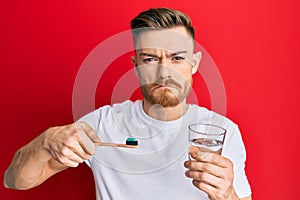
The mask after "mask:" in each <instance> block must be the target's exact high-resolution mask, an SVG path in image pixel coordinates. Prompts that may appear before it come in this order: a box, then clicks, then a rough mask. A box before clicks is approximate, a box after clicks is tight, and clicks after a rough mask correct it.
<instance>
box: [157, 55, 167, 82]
mask: <svg viewBox="0 0 300 200" xmlns="http://www.w3.org/2000/svg"><path fill="white" fill-rule="evenodd" d="M157 78H159V79H166V78H170V74H169V69H168V66H167V61H166V59H161V61H160V62H159V64H158V66H157Z"/></svg>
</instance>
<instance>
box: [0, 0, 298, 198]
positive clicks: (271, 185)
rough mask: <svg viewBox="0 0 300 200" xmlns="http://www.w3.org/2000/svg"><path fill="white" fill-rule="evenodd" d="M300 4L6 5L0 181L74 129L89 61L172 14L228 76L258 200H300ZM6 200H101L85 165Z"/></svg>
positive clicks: (118, 71)
mask: <svg viewBox="0 0 300 200" xmlns="http://www.w3.org/2000/svg"><path fill="white" fill-rule="evenodd" d="M196 2H197V5H196ZM299 4H300V3H299V1H297V0H277V1H266V0H264V1H261V0H252V1H240V0H228V1H223V0H219V1H192V0H187V1H185V2H183V1H179V0H172V1H171V0H163V1H158V0H153V1H146V0H117V1H106V2H103V1H100V0H97V1H96V0H88V1H83V0H77V1H70V0H69V1H49V2H45V1H35V2H34V1H1V3H0V20H1V21H0V27H1V32H0V44H1V54H0V55H1V56H0V59H1V60H0V63H1V69H0V70H1V73H0V74H1V79H0V85H1V99H0V105H1V120H0V121H1V137H2V139H1V146H0V155H1V165H0V179H1V180H3V174H4V171H5V169H6V168H7V167H8V165H9V163H10V162H11V159H12V157H13V154H14V152H15V151H16V150H17V149H18V148H19V147H21V146H22V145H24V144H26V143H27V142H29V141H30V140H31V139H33V138H34V137H36V136H37V135H38V134H39V133H41V132H42V131H44V130H45V129H47V128H48V127H50V126H55V125H63V124H68V123H72V122H73V117H72V89H73V83H74V80H75V77H76V73H77V71H78V69H79V67H80V65H81V63H82V61H83V60H84V58H85V57H86V56H87V55H88V53H89V52H90V51H91V50H92V49H93V48H94V47H95V46H97V45H98V44H99V43H100V42H101V41H104V40H105V39H107V38H109V37H110V36H112V35H114V34H117V33H119V32H121V31H124V30H127V29H128V27H129V22H130V19H131V18H133V17H134V16H135V15H136V14H137V13H139V12H140V11H142V10H145V9H148V8H150V7H159V6H165V7H173V8H177V9H180V10H182V11H184V12H186V13H188V14H189V15H190V17H191V18H192V19H193V24H194V26H195V27H196V33H197V35H196V40H197V41H198V42H199V43H200V44H201V45H202V46H203V47H204V48H205V49H206V50H207V51H208V53H209V54H210V55H211V56H212V58H213V60H214V61H215V62H216V64H217V66H218V68H219V70H220V72H221V75H222V77H223V80H224V84H225V87H226V94H227V116H228V117H229V118H231V119H232V120H233V121H235V122H236V123H238V124H239V126H240V129H241V131H242V135H243V138H244V142H245V145H246V149H247V153H248V154H247V156H248V158H247V167H246V171H247V174H248V177H249V181H250V183H251V186H252V190H253V199H263V200H266V199H271V200H277V199H278V200H281V199H299V197H300V190H299V187H298V186H299V183H298V181H299V178H300V176H299V172H298V170H299V167H300V166H299V162H298V161H297V158H298V155H297V153H298V148H297V146H298V139H299V128H298V127H297V126H298V125H299V122H298V121H299V117H297V116H298V115H297V114H298V113H299V112H300V105H299V102H300V97H299V95H298V94H297V93H299V91H300V84H299V79H300V66H299V65H300V26H299V24H300V23H299V22H300V20H299V19H300V12H299V8H300V6H299ZM120 45H122V44H120ZM120 64H121V65H120ZM130 68H131V65H130V62H129V61H127V60H125V59H123V60H122V59H121V60H120V59H118V60H116V62H114V63H113V64H112V65H111V66H110V67H109V68H108V69H107V71H106V72H105V74H106V76H104V78H103V79H101V81H100V83H101V85H100V86H99V87H98V92H97V97H96V101H97V103H96V104H97V106H101V105H104V104H107V103H110V94H111V91H112V88H113V84H114V83H115V81H116V80H117V79H118V77H120V76H121V75H122V73H125V72H126V71H128V70H129V69H130ZM196 79H197V77H196ZM198 79H199V77H198ZM202 85H203V84H202ZM195 87H198V86H197V85H196V86H195ZM199 87H203V86H201V83H199ZM100 93H101V94H100ZM206 93H207V91H206V89H205V88H203V99H202V102H201V103H200V104H202V105H205V106H207V107H210V101H209V99H208V95H207V94H206ZM137 96H138V95H137ZM0 198H1V199H24V200H25V199H30V200H33V199H41V198H43V199H44V200H47V199H57V200H59V199H95V189H94V182H93V176H92V174H91V172H90V170H89V168H88V167H87V166H86V165H80V166H79V167H78V168H75V169H69V170H66V171H64V172H62V173H60V174H58V175H56V176H55V177H52V178H51V179H49V180H48V181H46V182H45V183H44V184H42V185H41V186H39V187H37V188H35V189H32V190H29V191H15V190H10V189H5V188H4V187H3V186H2V185H1V186H0Z"/></svg>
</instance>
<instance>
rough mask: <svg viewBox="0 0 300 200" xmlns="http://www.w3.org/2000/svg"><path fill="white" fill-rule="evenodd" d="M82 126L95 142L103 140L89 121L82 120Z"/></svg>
mask: <svg viewBox="0 0 300 200" xmlns="http://www.w3.org/2000/svg"><path fill="white" fill-rule="evenodd" d="M80 126H81V127H82V129H83V130H84V131H85V133H86V134H87V136H88V137H89V138H90V139H91V140H92V141H93V142H101V140H100V138H99V137H98V135H97V133H96V131H95V130H94V129H92V128H91V127H90V126H89V125H88V124H87V123H85V122H80Z"/></svg>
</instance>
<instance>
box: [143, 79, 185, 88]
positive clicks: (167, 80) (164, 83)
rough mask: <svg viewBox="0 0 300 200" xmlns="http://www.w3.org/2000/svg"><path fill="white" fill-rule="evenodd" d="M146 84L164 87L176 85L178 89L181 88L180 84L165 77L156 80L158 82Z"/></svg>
mask: <svg viewBox="0 0 300 200" xmlns="http://www.w3.org/2000/svg"><path fill="white" fill-rule="evenodd" d="M146 85H149V86H152V87H160V86H164V87H177V88H179V89H181V88H182V86H181V85H180V84H179V83H178V82H176V81H174V80H173V79H166V80H164V81H158V82H155V83H150V84H146Z"/></svg>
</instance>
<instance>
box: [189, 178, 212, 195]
mask: <svg viewBox="0 0 300 200" xmlns="http://www.w3.org/2000/svg"><path fill="white" fill-rule="evenodd" d="M193 184H194V185H195V186H196V187H197V188H199V189H200V190H202V191H203V192H205V193H206V194H208V196H209V197H211V196H213V194H215V193H216V192H217V189H216V188H215V187H213V186H212V185H210V184H207V183H205V182H202V181H197V180H193Z"/></svg>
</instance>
